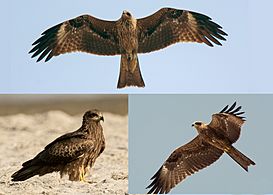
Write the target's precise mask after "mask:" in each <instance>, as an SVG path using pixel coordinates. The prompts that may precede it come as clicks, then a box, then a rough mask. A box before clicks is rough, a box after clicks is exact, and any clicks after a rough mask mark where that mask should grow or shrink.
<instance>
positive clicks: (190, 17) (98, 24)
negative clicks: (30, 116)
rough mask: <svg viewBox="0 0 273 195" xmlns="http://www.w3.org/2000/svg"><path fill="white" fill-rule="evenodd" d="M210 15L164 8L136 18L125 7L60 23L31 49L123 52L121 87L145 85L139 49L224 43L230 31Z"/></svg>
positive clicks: (43, 53) (49, 53)
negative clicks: (108, 16) (112, 17)
mask: <svg viewBox="0 0 273 195" xmlns="http://www.w3.org/2000/svg"><path fill="white" fill-rule="evenodd" d="M221 29H222V27H221V26H220V25H218V24H216V23H214V22H213V21H212V20H211V18H210V17H208V16H206V15H203V14H200V13H195V12H192V11H187V10H178V9H173V8H162V9H160V10H158V11H157V12H155V13H154V14H152V15H150V16H148V17H145V18H141V19H135V18H134V17H133V16H132V14H131V13H130V12H128V11H123V13H122V15H121V18H120V19H118V20H117V21H106V20H101V19H98V18H95V17H93V16H90V15H82V16H79V17H76V18H74V19H71V20H68V21H65V22H63V23H60V24H58V25H56V26H53V27H52V28H49V29H48V30H46V31H44V32H43V33H42V36H41V37H40V38H39V39H38V40H36V41H35V42H34V43H33V44H32V45H33V48H32V49H31V51H30V52H29V53H33V55H32V57H36V56H38V55H39V57H38V60H37V62H38V61H40V60H42V59H43V58H45V61H48V60H50V59H51V58H52V57H53V56H57V55H60V54H64V53H69V52H76V51H79V52H87V53H92V54H97V55H121V60H120V74H119V80H118V85H117V87H118V88H124V87H126V86H137V87H144V86H145V85H144V81H143V79H142V76H141V72H140V66H139V61H138V56H137V54H138V53H148V52H152V51H156V50H159V49H163V48H165V47H167V46H169V45H172V44H174V43H177V42H197V43H205V44H207V45H208V46H213V44H212V43H215V44H217V45H221V43H220V42H219V41H218V40H217V39H219V40H225V38H224V37H223V36H226V35H227V34H226V33H225V32H224V31H222V30H221Z"/></svg>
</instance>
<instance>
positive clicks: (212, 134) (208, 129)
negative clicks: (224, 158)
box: [147, 102, 255, 194]
mask: <svg viewBox="0 0 273 195" xmlns="http://www.w3.org/2000/svg"><path fill="white" fill-rule="evenodd" d="M235 106H236V102H235V103H234V104H233V105H232V106H231V107H228V105H227V106H226V107H225V108H224V109H223V110H221V111H220V112H219V113H216V114H213V115H212V121H211V122H210V123H209V124H205V123H203V122H200V121H197V122H195V123H193V124H192V126H193V127H195V128H196V130H197V132H198V135H197V136H196V137H195V138H194V139H193V140H192V141H190V142H189V143H187V144H185V145H183V146H181V147H179V148H177V149H176V150H175V151H174V152H173V153H172V154H171V155H170V156H169V158H168V159H167V160H166V161H165V162H164V164H163V165H162V166H161V167H160V169H159V170H158V171H157V172H156V173H155V175H154V176H153V177H152V178H151V180H153V181H152V183H151V184H150V185H149V186H148V187H147V188H151V189H150V191H149V192H148V193H155V194H157V193H160V194H161V193H162V194H163V193H168V192H170V190H171V189H172V188H173V187H175V186H176V185H177V184H178V183H180V182H182V181H183V180H184V179H185V178H186V177H187V176H190V175H192V174H194V173H195V172H197V171H199V170H200V169H203V168H205V167H207V166H209V165H211V164H212V163H214V162H215V161H217V160H218V159H219V158H220V156H221V155H222V154H223V153H224V152H225V153H227V154H228V155H229V156H230V157H231V158H232V159H233V160H235V161H236V162H237V163H238V164H239V165H240V166H241V167H242V168H243V169H244V170H246V171H248V166H250V165H255V163H254V162H253V161H252V160H251V159H249V158H248V157H247V156H245V155H244V154H243V153H241V152H240V151H239V150H237V149H236V148H235V147H234V146H232V144H233V143H235V142H236V141H237V140H238V138H239V137H240V132H241V126H242V125H243V123H244V122H245V117H243V116H241V115H242V114H244V112H239V111H240V110H241V106H239V107H237V108H235Z"/></svg>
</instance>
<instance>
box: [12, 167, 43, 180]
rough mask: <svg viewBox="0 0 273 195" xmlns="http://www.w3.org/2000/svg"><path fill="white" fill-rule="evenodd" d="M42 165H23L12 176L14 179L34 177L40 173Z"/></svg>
mask: <svg viewBox="0 0 273 195" xmlns="http://www.w3.org/2000/svg"><path fill="white" fill-rule="evenodd" d="M40 169H41V166H31V167H23V168H22V169H20V170H19V171H16V172H15V173H14V174H12V176H11V178H12V179H11V180H12V181H24V180H26V179H29V178H31V177H33V176H34V175H38V174H39V173H40Z"/></svg>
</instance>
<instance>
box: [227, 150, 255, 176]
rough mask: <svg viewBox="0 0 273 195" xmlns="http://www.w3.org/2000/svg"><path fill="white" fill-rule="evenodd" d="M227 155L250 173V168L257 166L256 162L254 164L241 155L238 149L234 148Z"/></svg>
mask: <svg viewBox="0 0 273 195" xmlns="http://www.w3.org/2000/svg"><path fill="white" fill-rule="evenodd" d="M227 154H228V155H229V156H230V157H231V158H232V159H233V160H235V161H236V162H237V163H238V164H239V165H240V166H241V167H242V168H243V169H244V170H246V171H248V166H250V165H255V162H253V161H252V160H251V159H249V158H248V157H247V156H245V155H244V154H243V153H241V152H240V151H239V150H237V149H236V148H234V147H232V148H231V149H230V150H229V151H228V152H227Z"/></svg>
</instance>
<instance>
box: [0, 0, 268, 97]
mask: <svg viewBox="0 0 273 195" xmlns="http://www.w3.org/2000/svg"><path fill="white" fill-rule="evenodd" d="M166 6H169V7H175V8H180V9H188V10H193V11H197V12H200V13H204V14H207V15H208V16H210V17H212V19H213V21H215V22H217V23H218V24H220V25H222V26H223V29H224V31H225V32H227V33H228V34H229V36H228V37H227V41H226V42H223V46H222V47H219V46H215V47H214V48H210V47H208V46H206V45H205V44H192V43H187V44H176V45H173V46H171V47H168V48H166V49H164V50H160V51H157V52H153V53H149V54H141V55H139V61H140V66H141V71H142V75H143V78H144V81H145V84H146V87H145V88H144V89H137V88H128V89H123V90H118V89H116V84H117V80H118V74H119V63H120V56H111V57H106V56H97V55H89V54H85V53H73V54H65V55H61V56H58V57H54V58H52V59H51V60H50V61H49V62H47V63H44V62H40V63H36V59H31V58H30V55H29V54H28V51H29V50H30V49H31V44H32V43H33V42H34V41H35V40H36V39H37V38H39V37H40V34H41V33H42V32H43V31H44V30H46V29H47V28H49V27H51V26H53V25H55V24H58V23H60V22H62V21H65V20H67V19H70V18H73V17H76V16H79V15H81V14H84V13H88V14H91V15H93V16H96V17H98V18H102V19H107V20H116V19H118V18H119V17H120V15H121V12H122V11H123V10H129V11H131V13H132V14H133V15H134V17H136V18H140V17H144V16H147V15H150V14H151V13H153V12H155V11H157V10H158V9H160V8H162V7H166ZM1 7H2V9H4V10H2V11H1V15H2V14H3V16H2V17H4V18H5V19H4V21H2V28H1V29H2V30H1V32H0V33H1V37H2V40H1V41H2V47H1V48H0V50H1V58H2V62H1V65H0V66H1V77H0V92H1V93H266V92H272V91H273V85H272V83H273V80H272V76H271V74H272V72H273V70H272V60H271V59H270V55H272V54H271V53H272V48H271V46H272V44H271V43H272V40H270V39H271V38H270V36H271V32H272V28H273V27H272V25H271V22H270V19H271V18H272V14H271V10H270V8H271V7H272V1H269V0H268V1H256V2H255V1H254V0H253V1H247V0H241V1H217V0H211V1H201V0H198V1H183V0H181V1H168V2H167V3H166V1H163V0H157V1H150V3H147V1H144V0H138V1H125V0H123V1H121V0H117V1H96V2H94V1H85V0H78V1H69V3H68V1H64V0H59V1H53V0H48V1H46V3H45V2H39V3H37V1H34V0H28V1H15V0H12V1H4V2H2V5H1ZM3 29H4V30H3Z"/></svg>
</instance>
